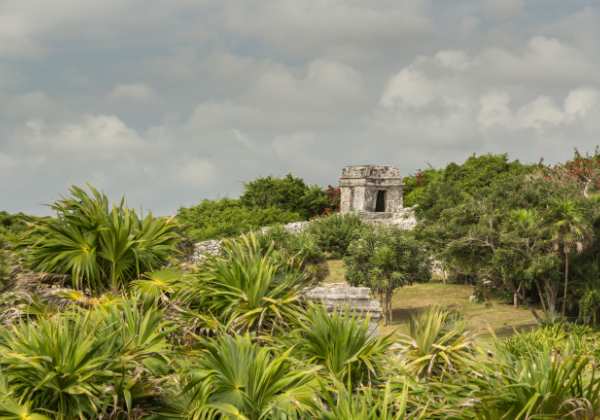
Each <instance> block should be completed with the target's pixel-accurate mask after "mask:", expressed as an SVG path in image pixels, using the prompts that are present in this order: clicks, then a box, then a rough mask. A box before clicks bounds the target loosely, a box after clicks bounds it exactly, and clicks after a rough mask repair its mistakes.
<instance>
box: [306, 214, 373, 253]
mask: <svg viewBox="0 0 600 420" xmlns="http://www.w3.org/2000/svg"><path fill="white" fill-rule="evenodd" d="M366 230H368V229H367V228H366V226H365V224H364V223H363V222H362V221H361V220H360V218H359V217H358V216H355V215H352V214H347V215H340V214H334V215H332V216H329V217H323V218H321V219H317V220H314V221H313V222H312V223H311V225H310V226H309V228H308V233H309V234H310V235H312V236H313V237H314V238H315V240H316V242H317V244H318V245H319V247H321V249H322V250H323V251H325V252H326V253H328V254H329V255H330V256H331V257H334V258H341V257H343V256H344V255H346V254H347V253H348V247H349V246H350V243H351V242H352V241H353V240H355V239H358V238H359V237H360V236H361V234H362V233H363V232H365V231H366Z"/></svg>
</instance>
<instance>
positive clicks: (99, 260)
mask: <svg viewBox="0 0 600 420" xmlns="http://www.w3.org/2000/svg"><path fill="white" fill-rule="evenodd" d="M70 192H71V198H65V199H63V200H60V201H58V202H56V203H55V204H53V205H52V208H53V209H54V210H55V211H56V213H57V218H56V219H50V220H46V221H43V222H40V223H39V224H38V226H37V229H36V233H37V235H39V238H38V239H36V238H34V239H31V240H30V241H29V242H28V244H29V245H30V246H31V250H30V263H31V266H32V268H34V269H35V270H38V271H43V272H49V273H55V274H67V275H69V276H70V278H71V282H72V284H73V287H75V288H77V289H82V288H89V289H90V290H92V291H93V292H96V293H98V292H101V291H103V290H105V289H107V288H108V287H110V288H111V289H112V290H113V291H114V290H117V289H119V288H120V287H123V286H125V285H127V284H128V283H129V281H130V280H132V279H135V278H138V277H139V276H140V275H141V274H142V273H144V272H146V271H151V270H153V269H156V268H159V267H160V266H161V265H163V264H164V263H165V262H166V260H167V258H168V257H169V256H170V254H171V253H173V252H174V249H175V243H176V240H177V236H176V234H175V225H174V223H173V222H172V221H171V220H170V219H162V218H155V217H153V216H152V215H151V214H148V215H147V216H146V217H144V218H140V217H138V215H137V214H136V212H135V211H134V210H131V209H129V208H127V207H125V203H124V200H121V202H120V204H119V205H116V206H113V207H112V209H109V203H108V198H107V197H106V195H104V194H102V193H100V192H99V191H97V190H96V189H94V188H93V187H90V192H91V194H88V193H87V192H86V191H85V190H83V189H81V188H79V187H72V188H71V190H70Z"/></svg>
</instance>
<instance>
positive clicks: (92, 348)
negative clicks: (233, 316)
mask: <svg viewBox="0 0 600 420" xmlns="http://www.w3.org/2000/svg"><path fill="white" fill-rule="evenodd" d="M167 332H168V329H167V328H166V326H165V324H164V322H163V321H162V314H161V313H160V312H159V311H158V310H156V309H150V310H147V311H143V310H142V309H141V307H140V306H139V305H138V304H137V302H130V301H122V302H121V303H118V304H113V305H112V306H110V305H109V306H102V305H101V306H98V307H96V308H94V309H93V310H90V311H87V310H82V309H76V308H73V309H72V310H71V311H68V312H64V313H58V314H56V315H54V316H51V317H48V318H39V319H37V320H36V321H33V322H29V323H26V322H22V323H19V324H16V325H14V326H13V327H12V328H10V329H7V330H6V331H4V332H2V333H1V334H0V371H1V372H2V374H3V376H4V377H5V378H6V382H7V386H8V388H9V389H10V390H11V392H12V394H13V396H14V398H15V399H17V400H18V401H24V402H27V403H28V404H30V405H31V407H33V408H34V409H36V410H38V411H42V412H44V413H51V414H52V417H53V418H56V419H61V420H62V419H73V418H82V419H83V418H99V417H102V416H106V415H108V413H110V414H111V415H113V416H114V415H117V414H119V413H120V414H122V415H124V416H125V415H127V413H132V412H133V410H134V409H135V407H134V406H135V404H136V401H138V400H139V401H142V400H145V399H152V398H153V397H155V396H156V394H157V392H158V391H157V390H155V389H153V386H152V381H151V378H152V377H153V373H155V372H157V373H164V371H165V368H164V366H165V362H166V360H165V358H166V357H167V355H168V347H167V343H166V339H165V338H164V335H165V334H166V333H167Z"/></svg>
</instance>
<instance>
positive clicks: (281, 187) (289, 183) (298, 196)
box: [240, 174, 331, 219]
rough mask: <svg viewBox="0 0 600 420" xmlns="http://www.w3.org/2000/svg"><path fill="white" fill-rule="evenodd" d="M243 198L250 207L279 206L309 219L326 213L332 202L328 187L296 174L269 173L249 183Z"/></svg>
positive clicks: (245, 186)
mask: <svg viewBox="0 0 600 420" xmlns="http://www.w3.org/2000/svg"><path fill="white" fill-rule="evenodd" d="M240 201H241V203H242V204H243V205H244V206H246V207H249V208H263V209H264V208H269V207H276V208H279V209H282V210H285V211H290V212H297V213H300V215H301V216H302V217H303V218H305V219H307V218H310V217H313V216H317V215H320V214H323V212H324V211H325V209H326V208H328V207H330V206H331V203H330V200H329V198H328V196H327V194H326V193H325V191H323V190H321V188H320V187H318V186H316V185H312V186H311V185H307V184H306V183H305V182H304V180H302V178H297V177H295V176H293V175H292V174H288V175H286V176H285V177H283V178H276V177H272V176H267V177H263V178H257V179H255V180H254V181H251V182H248V183H246V184H245V185H244V193H243V194H242V196H241V197H240Z"/></svg>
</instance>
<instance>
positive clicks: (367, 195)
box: [340, 165, 416, 229]
mask: <svg viewBox="0 0 600 420" xmlns="http://www.w3.org/2000/svg"><path fill="white" fill-rule="evenodd" d="M340 193H341V199H340V201H341V202H340V212H341V213H342V214H347V213H356V214H358V215H359V216H360V217H361V218H362V219H363V220H364V221H366V222H370V223H381V224H388V225H396V226H398V227H400V228H402V229H412V228H413V227H414V225H415V224H416V219H415V216H414V209H413V208H405V207H404V206H403V202H402V177H401V176H400V170H399V169H398V168H395V167H393V166H386V165H353V166H346V167H345V168H344V169H342V176H341V178H340Z"/></svg>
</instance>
